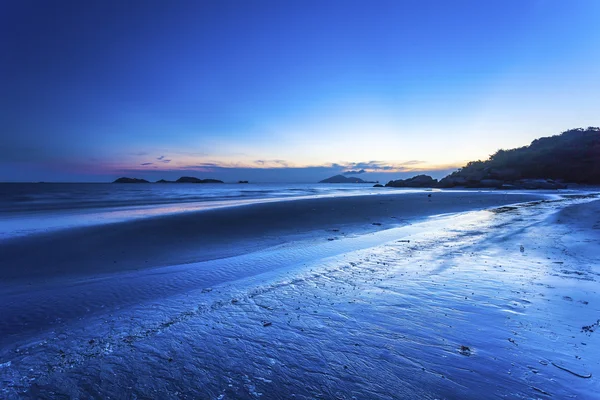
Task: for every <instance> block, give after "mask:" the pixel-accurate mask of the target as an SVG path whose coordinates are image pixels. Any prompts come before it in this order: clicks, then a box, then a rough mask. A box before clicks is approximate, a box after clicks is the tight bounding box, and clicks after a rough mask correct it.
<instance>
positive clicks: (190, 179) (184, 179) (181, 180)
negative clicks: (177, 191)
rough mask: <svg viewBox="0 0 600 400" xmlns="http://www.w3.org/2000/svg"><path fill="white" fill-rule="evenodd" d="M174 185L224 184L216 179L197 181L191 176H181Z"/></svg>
mask: <svg viewBox="0 0 600 400" xmlns="http://www.w3.org/2000/svg"><path fill="white" fill-rule="evenodd" d="M175 183H224V182H223V181H220V180H218V179H198V178H195V177H193V176H182V177H181V178H179V179H177V180H176V181H175Z"/></svg>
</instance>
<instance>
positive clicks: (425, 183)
mask: <svg viewBox="0 0 600 400" xmlns="http://www.w3.org/2000/svg"><path fill="white" fill-rule="evenodd" d="M437 185H438V180H437V179H433V178H432V177H431V176H429V175H417V176H413V177H412V178H410V179H398V180H396V181H389V182H388V183H387V184H386V185H385V186H387V187H421V188H432V187H436V186H437Z"/></svg>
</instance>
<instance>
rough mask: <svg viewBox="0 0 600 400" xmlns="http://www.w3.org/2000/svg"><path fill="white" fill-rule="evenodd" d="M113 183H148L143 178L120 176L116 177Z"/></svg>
mask: <svg viewBox="0 0 600 400" xmlns="http://www.w3.org/2000/svg"><path fill="white" fill-rule="evenodd" d="M113 183H150V182H148V181H147V180H145V179H138V178H127V177H122V178H119V179H116V180H115V181H114V182H113Z"/></svg>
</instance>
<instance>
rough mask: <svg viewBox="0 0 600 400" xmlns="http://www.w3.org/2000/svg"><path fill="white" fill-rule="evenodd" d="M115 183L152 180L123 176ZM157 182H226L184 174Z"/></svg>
mask: <svg viewBox="0 0 600 400" xmlns="http://www.w3.org/2000/svg"><path fill="white" fill-rule="evenodd" d="M113 183H150V182H148V181H147V180H145V179H138V178H127V177H122V178H119V179H116V180H115V181H114V182H113ZM156 183H224V182H223V181H220V180H218V179H198V178H195V177H193V176H182V177H181V178H179V179H177V180H176V181H167V180H164V179H161V180H159V181H156Z"/></svg>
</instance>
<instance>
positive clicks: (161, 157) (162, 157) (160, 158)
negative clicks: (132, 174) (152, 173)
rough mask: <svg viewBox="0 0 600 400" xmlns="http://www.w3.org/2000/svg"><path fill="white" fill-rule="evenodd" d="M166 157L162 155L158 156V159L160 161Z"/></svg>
mask: <svg viewBox="0 0 600 400" xmlns="http://www.w3.org/2000/svg"><path fill="white" fill-rule="evenodd" d="M164 158H165V156H160V157H157V158H156V159H157V160H158V161H162V160H163V159H164Z"/></svg>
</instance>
